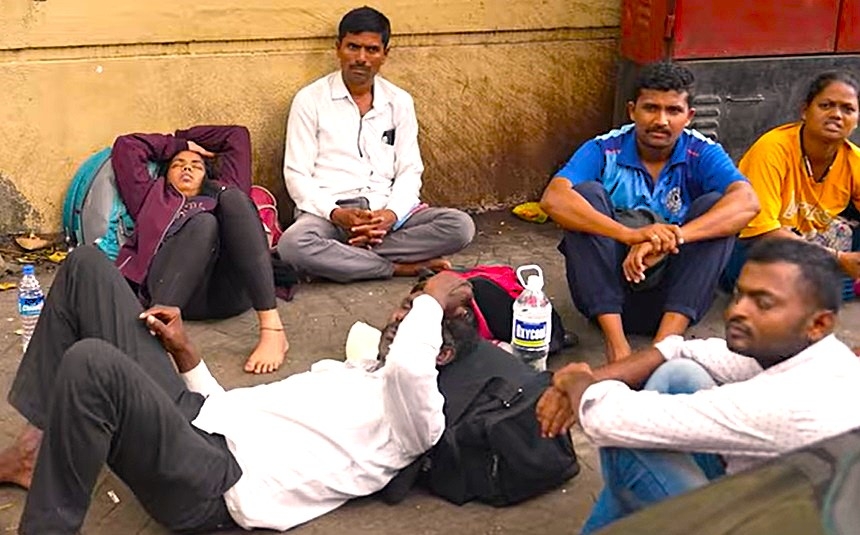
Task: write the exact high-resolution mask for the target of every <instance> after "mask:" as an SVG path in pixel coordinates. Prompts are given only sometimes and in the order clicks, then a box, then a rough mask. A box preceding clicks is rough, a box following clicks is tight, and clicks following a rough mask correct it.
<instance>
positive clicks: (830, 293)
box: [747, 238, 844, 312]
mask: <svg viewBox="0 0 860 535" xmlns="http://www.w3.org/2000/svg"><path fill="white" fill-rule="evenodd" d="M747 262H755V263H758V264H776V263H780V262H786V263H789V264H794V265H795V266H797V267H798V268H800V277H801V279H803V281H804V283H805V284H806V286H807V288H806V290H807V292H808V293H809V295H810V296H811V297H812V299H813V300H814V302H815V303H816V304H817V305H818V306H819V307H820V308H822V309H824V310H832V311H833V312H836V311H838V310H839V307H840V306H842V285H843V276H844V275H843V273H842V270H841V269H840V268H839V263H838V262H837V261H836V258H835V257H834V256H833V254H831V253H830V252H829V251H827V250H825V249H823V248H821V247H819V246H817V245H813V244H811V243H807V242H805V241H803V240H794V239H791V238H766V239H762V240H759V242H758V243H756V244H755V245H753V246H752V247H751V248H750V250H749V253H748V254H747Z"/></svg>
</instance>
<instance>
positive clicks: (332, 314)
mask: <svg viewBox="0 0 860 535" xmlns="http://www.w3.org/2000/svg"><path fill="white" fill-rule="evenodd" d="M476 220H477V222H478V230H479V232H478V236H477V237H476V239H475V242H474V243H473V244H472V245H471V246H470V247H469V248H468V249H466V250H465V251H464V252H463V253H461V254H459V255H456V256H455V257H454V258H453V261H454V262H455V263H456V264H457V265H463V266H473V265H476V264H487V263H508V264H512V265H522V264H527V263H537V264H540V265H541V266H542V267H543V268H544V270H545V271H546V275H547V278H548V293H549V295H550V297H551V298H552V300H553V303H554V305H555V307H556V309H557V310H558V311H559V313H560V314H561V316H562V318H563V319H564V322H565V326H566V327H567V328H568V329H569V330H573V331H574V332H576V333H577V334H578V335H579V337H580V339H581V342H580V345H579V346H578V347H576V348H573V349H571V350H568V351H566V352H565V353H563V354H561V355H557V356H554V357H552V358H551V359H550V362H549V366H550V367H551V368H558V367H561V366H563V365H564V364H566V363H568V362H571V361H573V360H581V361H586V362H589V363H591V364H592V365H597V364H600V363H601V362H602V359H603V358H602V342H601V338H600V336H599V333H598V332H597V329H596V328H595V327H593V326H590V325H588V324H587V323H586V322H585V321H584V320H583V319H582V318H581V317H580V316H579V315H578V314H577V313H576V311H575V309H574V308H573V305H572V303H571V301H570V296H569V294H568V291H567V286H566V282H565V279H564V265H563V262H562V259H561V255H560V254H559V253H558V252H557V251H556V250H555V246H556V244H557V243H558V239H559V237H560V231H559V230H558V229H557V228H556V227H555V226H554V225H552V224H546V225H533V224H530V223H524V222H521V221H519V220H517V219H515V218H513V217H512V216H510V215H508V214H506V213H491V214H484V215H481V216H478V217H477V218H476ZM37 275H38V276H39V278H40V280H41V281H42V284H43V285H44V286H46V287H47V286H49V284H50V281H51V280H52V277H53V274H52V273H51V272H47V271H46V270H45V269H39V270H38V271H37ZM411 284H412V281H411V280H397V279H396V280H392V281H381V282H364V283H358V284H351V285H340V284H334V283H313V284H305V285H302V286H301V287H300V289H299V291H298V293H297V295H296V297H295V299H294V300H293V301H292V302H290V303H286V302H283V301H279V302H278V309H279V310H280V313H281V317H282V318H283V320H284V324H285V326H286V328H287V331H288V336H289V339H290V344H291V349H290V352H289V356H288V361H287V362H286V363H285V364H284V366H283V367H282V368H281V369H280V370H279V371H278V372H277V373H276V374H274V375H272V376H252V375H247V374H245V373H244V372H243V371H242V364H243V362H244V358H245V356H246V355H247V354H248V353H249V352H250V350H251V349H252V348H253V346H254V342H255V340H256V336H257V333H256V323H255V320H254V316H253V314H252V313H245V314H243V315H241V316H238V317H235V318H232V319H229V320H224V321H213V322H198V323H192V324H190V326H189V328H190V331H191V335H192V337H193V339H194V340H195V342H196V343H197V344H198V346H199V347H200V349H201V351H202V353H203V355H204V356H205V358H206V361H207V363H208V364H209V367H210V369H211V370H212V373H213V374H214V375H215V376H216V377H217V378H218V379H219V380H220V382H221V383H222V384H223V385H224V386H225V387H227V388H231V387H239V386H248V385H253V384H258V383H261V382H266V381H269V380H272V379H280V378H283V377H286V376H288V375H290V374H293V373H298V372H302V371H305V370H307V369H308V367H309V366H310V364H311V363H313V362H315V361H317V360H319V359H321V358H342V355H343V347H344V343H345V341H346V333H347V331H348V329H349V327H350V325H352V323H354V322H355V321H359V320H360V321H365V322H367V323H369V324H371V325H375V326H378V327H381V326H382V325H384V323H385V321H386V318H387V316H388V314H389V313H390V311H391V310H392V309H393V308H394V307H395V305H396V304H397V303H398V302H399V300H400V299H402V297H403V296H404V295H405V294H406V292H407V291H408V289H409V288H410V286H411ZM725 303H726V297H725V296H720V298H719V299H718V300H717V303H716V304H715V305H714V308H713V310H712V311H711V313H710V314H708V316H707V317H706V318H705V320H704V321H703V322H701V324H700V325H698V326H697V327H695V328H694V329H692V332H691V334H692V335H695V336H698V337H705V336H715V335H716V336H719V335H721V333H722V320H721V313H722V307H723V306H724V305H725ZM858 320H860V305H858V304H850V305H849V306H848V307H846V310H845V312H843V314H842V320H841V323H842V328H841V329H840V334H841V335H842V337H843V339H845V340H846V341H848V342H851V343H853V344H860V331H858V330H857V326H858V325H860V323H858ZM16 321H17V320H16V309H15V294H14V291H6V292H0V391H2V392H3V393H4V397H5V393H6V392H8V389H9V385H10V383H11V381H12V377H13V375H14V373H15V369H16V367H17V365H18V361H19V360H20V339H19V337H18V336H16V335H15V334H14V331H15V330H16V329H17V328H18V325H17V323H16ZM852 326H853V328H852ZM633 342H634V343H635V344H639V345H640V346H641V345H644V344H646V343H647V340H645V339H636V340H634V341H633ZM349 401H350V400H348V399H342V400H340V399H337V393H336V392H333V393H332V398H331V402H332V403H349ZM22 424H23V420H22V419H21V417H20V416H19V415H18V414H17V413H16V412H15V411H14V410H13V409H12V408H11V407H9V406H8V405H7V404H6V403H5V402H0V448H3V447H6V446H7V445H8V444H9V443H11V442H12V440H13V439H14V437H15V434H16V433H17V431H18V430H19V429H20V427H21V425H22ZM574 442H575V445H576V449H577V452H578V454H579V455H580V461H581V465H582V472H581V473H580V475H579V476H577V477H576V478H574V479H572V480H571V481H569V482H568V483H567V484H566V485H565V486H564V487H562V488H559V489H557V490H554V491H551V492H549V493H547V494H545V495H543V496H541V497H538V498H536V499H533V500H530V501H528V502H526V503H523V504H521V505H518V506H516V507H510V508H506V509H496V508H493V507H489V506H485V505H481V504H467V505H465V506H462V507H457V506H455V505H451V504H449V503H447V502H445V501H443V500H441V499H438V498H435V497H433V496H430V495H427V494H425V493H423V492H421V491H414V492H413V493H412V494H411V495H410V496H409V497H408V498H407V499H406V500H405V501H404V502H402V503H401V504H399V505H396V506H388V505H385V504H383V503H382V502H379V501H376V500H373V499H360V500H355V501H353V502H351V503H349V504H347V505H346V506H344V507H342V508H340V509H338V510H337V511H334V512H333V513H330V514H328V515H325V516H324V517H322V518H319V519H317V520H314V521H312V522H310V523H309V524H307V525H305V526H301V527H299V528H296V529H294V530H293V531H292V533H296V535H323V534H339V535H347V534H348V535H371V534H373V535H385V534H398V535H399V534H402V533H411V534H414V535H431V534H434V535H435V534H444V535H453V534H458V535H459V534H463V535H471V534H476V535H477V534H486V535H490V534H493V535H495V534H520V533H522V534H529V535H534V534H538V533H547V534H555V533H576V532H577V531H578V528H579V527H580V526H581V525H582V522H583V521H584V520H585V517H586V515H587V514H588V511H589V509H590V507H591V504H592V503H593V501H594V497H595V494H596V493H597V491H598V490H599V485H600V474H599V471H598V466H597V458H596V453H595V450H594V449H593V448H592V447H591V446H590V444H589V443H588V441H587V439H585V438H584V437H583V436H582V434H581V433H580V432H575V433H574ZM144 447H145V446H144ZM111 491H112V492H111ZM109 493H111V494H115V495H116V496H117V497H118V498H119V503H114V501H113V500H111V499H110V498H109ZM24 499H25V493H24V491H22V490H18V489H15V488H11V487H0V535H2V534H3V533H14V532H15V531H16V527H17V524H18V518H19V517H20V515H21V510H22V508H23V504H24ZM82 533H84V534H87V535H124V534H132V533H134V534H142V535H155V534H165V533H166V531H165V530H164V529H163V528H161V527H160V526H158V525H157V524H156V523H155V522H153V521H152V520H150V519H149V517H148V516H147V514H146V513H145V512H144V511H143V510H142V509H141V507H140V506H139V505H138V503H137V502H136V500H135V499H134V496H133V495H132V494H131V493H130V492H129V490H128V489H127V488H126V487H125V486H124V485H123V484H122V483H121V482H120V481H119V480H117V479H116V478H115V477H114V476H113V475H112V474H110V473H108V472H107V471H105V472H104V473H103V475H102V477H101V478H100V481H99V483H98V485H97V488H96V490H95V493H94V496H93V505H92V507H91V509H90V514H89V516H88V517H87V520H86V522H85V524H84V528H83V531H82ZM231 533H236V534H239V533H244V531H242V530H236V531H234V532H231Z"/></svg>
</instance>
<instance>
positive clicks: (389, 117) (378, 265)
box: [278, 6, 475, 282]
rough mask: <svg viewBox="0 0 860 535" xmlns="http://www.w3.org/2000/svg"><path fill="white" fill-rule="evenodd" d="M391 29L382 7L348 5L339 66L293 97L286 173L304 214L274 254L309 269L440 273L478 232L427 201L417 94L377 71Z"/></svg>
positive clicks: (333, 273)
mask: <svg viewBox="0 0 860 535" xmlns="http://www.w3.org/2000/svg"><path fill="white" fill-rule="evenodd" d="M390 36H391V25H390V23H389V21H388V19H387V18H386V17H385V15H383V14H382V13H380V12H379V11H377V10H375V9H373V8H370V7H366V6H365V7H360V8H357V9H354V10H352V11H350V12H349V13H347V14H346V15H345V16H344V17H343V19H342V20H341V21H340V25H339V28H338V37H337V42H336V47H337V57H338V60H339V62H340V66H341V68H340V70H338V71H336V72H334V73H331V74H329V75H328V76H325V77H323V78H320V79H319V80H317V81H315V82H313V83H312V84H310V85H308V86H307V87H305V88H303V89H301V90H300V91H299V92H298V93H297V94H296V96H295V98H293V103H292V106H291V108H290V115H289V119H288V121H287V136H286V146H285V150H284V180H285V182H286V186H287V190H288V191H289V193H290V196H291V197H292V199H293V201H295V203H296V208H297V209H298V210H299V214H298V217H297V219H296V221H295V222H294V223H293V224H292V225H291V226H290V227H289V228H288V229H287V230H286V231H285V232H284V234H283V236H282V237H281V239H280V240H279V242H278V254H279V255H280V257H281V259H282V260H284V261H286V262H288V263H290V264H292V265H293V266H294V267H295V268H296V269H298V270H299V271H301V272H304V273H307V274H309V275H313V276H316V277H322V278H326V279H331V280H334V281H338V282H347V281H353V280H360V279H385V278H389V277H392V276H395V275H403V276H413V275H416V274H418V272H419V271H420V270H421V269H422V268H429V269H432V270H434V271H439V270H441V269H447V268H450V267H451V266H450V263H449V262H448V261H447V260H446V259H445V258H444V256H445V255H450V254H453V253H456V252H457V251H460V250H461V249H463V248H464V247H466V246H467V245H469V243H470V242H471V241H472V238H473V237H474V235H475V224H474V222H473V221H472V218H471V217H469V216H468V215H467V214H465V213H463V212H461V211H459V210H455V209H453V208H437V207H428V206H427V205H426V204H423V203H422V202H421V199H420V197H419V194H420V191H421V173H422V172H423V171H424V165H423V163H422V162H421V153H420V151H419V148H418V120H417V119H416V117H415V106H414V104H413V102H412V97H411V96H409V93H407V92H406V91H404V90H403V89H400V88H399V87H397V86H395V85H394V84H392V83H391V82H389V81H387V80H385V79H383V78H382V77H381V76H379V75H378V72H379V69H380V67H382V64H383V63H385V60H386V58H387V57H388V50H389V46H388V41H389V38H390Z"/></svg>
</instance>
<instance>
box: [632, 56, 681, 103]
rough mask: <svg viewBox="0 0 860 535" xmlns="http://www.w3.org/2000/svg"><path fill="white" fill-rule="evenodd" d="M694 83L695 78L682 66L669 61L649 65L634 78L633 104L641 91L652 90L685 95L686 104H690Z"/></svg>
mask: <svg viewBox="0 0 860 535" xmlns="http://www.w3.org/2000/svg"><path fill="white" fill-rule="evenodd" d="M695 82H696V78H695V77H694V76H693V72H692V71H691V70H690V69H688V68H687V67H685V66H683V65H679V64H677V63H672V62H671V61H661V62H659V63H650V64H648V65H645V66H644V67H642V70H641V71H639V76H637V77H636V85H635V86H634V87H633V102H636V101H637V100H638V99H639V97H640V96H641V95H642V90H643V89H654V90H657V91H677V92H678V93H687V104H690V99H691V97H692V96H693V89H694V84H695Z"/></svg>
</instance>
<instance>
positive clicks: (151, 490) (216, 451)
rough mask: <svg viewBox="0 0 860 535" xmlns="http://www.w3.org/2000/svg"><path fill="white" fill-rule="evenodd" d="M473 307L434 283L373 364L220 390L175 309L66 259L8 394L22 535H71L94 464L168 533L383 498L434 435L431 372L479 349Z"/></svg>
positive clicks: (463, 288)
mask: <svg viewBox="0 0 860 535" xmlns="http://www.w3.org/2000/svg"><path fill="white" fill-rule="evenodd" d="M471 298H472V291H471V287H470V285H469V283H468V282H466V281H464V280H463V279H461V278H460V277H459V276H458V275H455V274H453V273H451V272H443V273H440V274H438V275H436V276H434V277H432V278H431V279H429V280H428V281H427V282H426V285H425V286H424V287H423V289H416V290H415V291H414V292H413V293H411V294H410V295H409V296H408V297H407V298H406V299H405V300H404V301H403V303H402V304H401V305H400V307H399V308H397V309H396V310H395V311H394V313H393V314H392V316H391V318H390V320H389V323H388V325H387V326H386V328H385V330H384V331H383V333H382V336H381V338H380V343H379V357H378V359H372V360H363V361H362V360H349V361H346V362H343V361H335V360H323V361H320V362H317V363H316V364H314V365H313V366H312V367H311V370H310V371H308V372H305V373H299V374H295V375H292V376H290V377H287V378H286V379H283V380H281V381H277V382H274V383H269V384H264V385H259V386H254V387H250V388H237V389H233V390H228V391H224V389H223V388H222V387H221V386H220V385H219V384H218V383H217V381H216V380H215V379H214V378H213V377H212V375H211V374H210V373H209V370H208V369H207V367H206V364H205V363H204V362H203V361H202V360H201V358H200V355H199V354H198V352H197V350H196V349H195V348H194V345H193V344H192V343H191V342H190V341H189V340H188V338H187V337H186V334H185V332H184V329H183V327H182V318H181V316H180V314H179V310H178V309H176V308H170V307H160V306H156V307H153V308H150V309H148V310H146V311H143V310H142V308H141V306H140V304H139V302H138V300H137V298H136V297H135V295H134V294H133V293H132V292H131V290H130V289H129V286H128V284H127V283H126V282H125V279H123V277H122V275H120V274H119V271H117V270H116V268H115V267H114V266H113V264H111V262H110V261H109V260H108V259H107V258H106V257H105V256H104V255H103V254H102V253H101V252H100V251H98V250H96V249H94V248H91V247H80V248H77V249H76V250H75V251H74V252H73V253H72V254H71V255H69V257H68V259H67V260H66V261H65V262H64V264H63V266H62V267H61V268H60V270H59V272H58V273H57V276H56V278H55V280H54V283H53V285H52V287H51V291H50V293H49V295H48V297H47V300H46V302H45V307H44V309H43V311H42V315H41V317H40V319H39V322H38V324H37V326H36V330H35V332H34V334H33V338H32V340H31V341H30V345H29V348H28V349H27V352H26V354H25V355H24V358H23V360H22V362H21V365H20V367H19V369H18V372H17V374H16V377H15V381H14V383H13V386H12V390H11V392H10V394H9V401H10V403H11V404H12V405H13V406H14V407H15V408H16V409H18V411H19V412H20V413H21V414H22V415H23V416H24V417H25V418H27V420H28V422H29V424H28V427H27V428H26V430H25V431H24V432H23V433H22V434H21V436H20V437H19V440H18V441H17V442H16V443H15V444H14V445H13V446H11V447H10V448H8V449H7V450H6V451H4V452H2V453H0V481H2V482H11V483H16V484H18V485H20V486H23V487H29V489H30V490H29V493H28V496H27V503H26V506H25V508H24V513H23V515H22V518H21V522H20V527H19V530H20V531H19V533H22V534H25V535H28V534H33V535H36V534H38V535H42V534H46V533H50V534H52V535H62V534H73V533H77V532H78V530H79V529H80V527H81V523H82V522H83V520H84V515H85V514H86V511H87V508H88V507H89V503H90V497H91V494H92V491H93V487H94V485H95V483H96V478H97V476H98V474H99V472H100V471H101V469H102V467H103V465H104V464H107V465H108V466H109V467H110V468H111V469H112V470H113V471H114V473H115V474H116V475H117V476H118V477H119V478H120V479H122V480H123V481H124V482H125V483H126V484H127V485H128V486H129V488H130V489H131V490H132V491H133V492H134V494H135V495H136V496H137V498H138V500H139V501H140V503H141V505H143V507H144V509H146V510H147V512H148V513H149V514H150V515H151V516H152V517H153V518H154V519H155V520H157V521H158V522H159V523H161V524H162V525H164V526H166V527H167V528H169V529H171V530H174V531H188V530H194V531H207V530H216V529H221V528H227V527H235V525H236V524H238V525H239V526H241V527H243V528H246V529H251V528H257V527H259V528H271V529H275V530H285V529H289V528H291V527H293V526H296V525H298V524H301V523H303V522H306V521H308V520H311V519H313V518H315V517H318V516H320V515H322V514H324V513H326V512H328V511H331V510H333V509H335V508H337V507H339V506H340V505H342V504H343V503H344V502H346V501H347V500H349V499H350V498H353V497H358V496H365V495H369V494H372V493H374V492H376V491H378V490H380V489H382V488H383V487H384V486H385V485H386V484H387V483H388V482H389V481H390V480H391V479H392V478H393V477H394V476H395V475H396V474H397V473H398V471H399V470H401V469H402V468H404V467H405V466H407V465H409V464H410V463H411V462H412V461H413V460H414V459H415V458H417V457H418V456H419V455H421V454H422V453H423V452H425V451H426V450H428V449H430V447H431V446H433V444H435V442H436V441H437V440H438V439H439V438H440V436H441V435H442V432H443V430H444V428H445V417H444V413H443V411H442V409H443V405H444V399H443V397H442V394H441V393H440V392H439V390H438V387H437V366H441V365H444V364H447V363H448V362H450V361H451V360H452V359H454V358H455V357H456V356H457V355H458V354H459V355H463V354H466V353H468V352H470V351H472V349H473V348H474V346H475V344H476V343H477V331H476V328H475V323H474V316H472V315H471V313H470V312H469V309H467V306H468V304H469V303H470V301H471ZM168 353H169V355H170V356H171V357H172V359H173V363H171V361H170V360H171V359H170V358H169V357H168ZM174 363H175V365H176V368H177V369H178V372H179V373H177V371H176V370H175V369H174ZM34 461H35V470H33V464H34Z"/></svg>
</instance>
